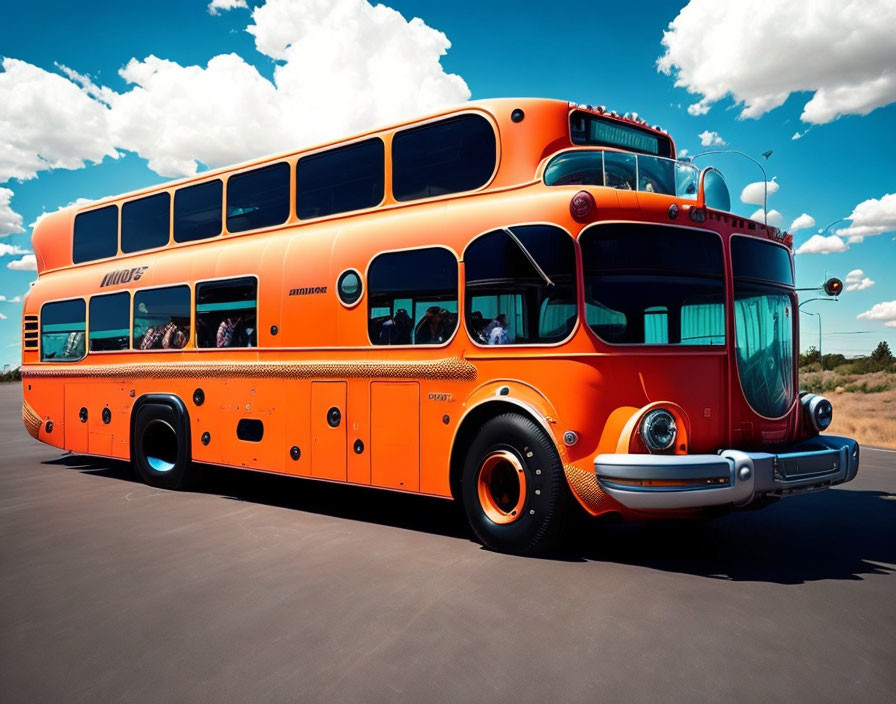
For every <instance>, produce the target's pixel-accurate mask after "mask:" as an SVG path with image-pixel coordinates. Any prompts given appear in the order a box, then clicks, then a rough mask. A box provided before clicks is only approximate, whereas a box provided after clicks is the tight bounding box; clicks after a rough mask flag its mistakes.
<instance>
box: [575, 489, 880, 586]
mask: <svg viewBox="0 0 896 704" xmlns="http://www.w3.org/2000/svg"><path fill="white" fill-rule="evenodd" d="M894 527H896V494H889V493H887V492H882V491H856V490H851V489H847V488H842V489H833V490H828V491H823V492H819V493H815V494H805V495H801V496H793V497H789V498H787V499H784V500H782V501H780V502H778V503H776V504H775V505H773V506H769V507H767V508H764V509H761V510H759V511H743V512H737V513H732V514H729V515H727V516H724V517H722V518H717V519H714V520H698V521H656V522H651V523H643V524H628V525H626V524H613V525H605V526H603V527H602V528H601V529H600V530H594V529H590V528H589V529H588V530H587V531H586V532H585V533H587V534H585V533H583V534H582V535H579V536H578V537H574V538H573V541H572V544H571V545H570V546H569V547H570V549H571V551H572V553H573V554H576V555H579V556H581V557H582V558H584V559H587V560H594V561H598V562H615V563H619V564H628V565H635V566H642V567H648V568H650V569H656V570H663V571H668V572H679V573H685V574H693V575H697V576H701V577H708V578H714V579H728V580H732V581H755V582H774V583H777V584H802V583H804V582H812V581H818V580H826V579H852V580H860V579H862V578H863V577H864V576H865V575H886V574H891V573H892V572H893V571H894V567H893V565H896V540H894V538H893V535H894V533H893V531H894Z"/></svg>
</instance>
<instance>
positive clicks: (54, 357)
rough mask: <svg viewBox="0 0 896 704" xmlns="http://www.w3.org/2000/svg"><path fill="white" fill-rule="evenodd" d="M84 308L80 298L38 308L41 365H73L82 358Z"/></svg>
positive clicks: (84, 322)
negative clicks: (42, 363)
mask: <svg viewBox="0 0 896 704" xmlns="http://www.w3.org/2000/svg"><path fill="white" fill-rule="evenodd" d="M85 309H86V305H85V304H84V301H83V300H82V299H80V298H79V299H76V300H72V301H57V302H54V303H47V304H45V305H44V306H43V308H41V311H40V359H41V361H42V362H73V361H76V360H78V359H81V358H82V357H83V356H84V333H85V330H86V320H85V312H86V310H85Z"/></svg>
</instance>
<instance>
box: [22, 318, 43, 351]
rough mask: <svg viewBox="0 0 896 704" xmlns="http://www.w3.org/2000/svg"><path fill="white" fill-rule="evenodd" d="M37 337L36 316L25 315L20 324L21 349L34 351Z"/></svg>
mask: <svg viewBox="0 0 896 704" xmlns="http://www.w3.org/2000/svg"><path fill="white" fill-rule="evenodd" d="M38 335H39V330H38V324H37V316H36V315H26V316H25V318H24V321H23V323H22V347H24V348H25V349H26V350H36V349H37V338H38Z"/></svg>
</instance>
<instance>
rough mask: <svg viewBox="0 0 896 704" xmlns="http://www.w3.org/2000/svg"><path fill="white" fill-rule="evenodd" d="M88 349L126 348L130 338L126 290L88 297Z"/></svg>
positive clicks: (97, 350) (128, 305)
mask: <svg viewBox="0 0 896 704" xmlns="http://www.w3.org/2000/svg"><path fill="white" fill-rule="evenodd" d="M88 338H89V344H90V351H91V352H105V351H108V350H126V349H128V347H129V343H130V340H131V294H130V293H128V292H127V291H122V292H121V293H113V294H110V295H107V296H93V297H92V298H91V299H90V333H89V334H88Z"/></svg>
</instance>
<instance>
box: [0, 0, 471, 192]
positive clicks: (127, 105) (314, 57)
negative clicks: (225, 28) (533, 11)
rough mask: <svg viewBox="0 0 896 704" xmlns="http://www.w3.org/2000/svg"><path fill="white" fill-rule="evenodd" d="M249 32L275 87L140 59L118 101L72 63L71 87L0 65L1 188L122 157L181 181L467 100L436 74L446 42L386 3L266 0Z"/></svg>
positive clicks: (233, 70)
mask: <svg viewBox="0 0 896 704" xmlns="http://www.w3.org/2000/svg"><path fill="white" fill-rule="evenodd" d="M213 4H214V3H213ZM222 9H223V8H222ZM247 31H249V32H250V33H251V34H252V35H253V36H254V37H255V45H256V48H257V49H258V51H259V52H261V53H262V54H264V55H265V56H267V57H270V58H272V59H274V60H275V68H274V75H273V81H270V80H268V79H267V78H265V77H264V76H262V75H261V74H260V73H259V72H258V71H257V70H256V69H255V67H254V66H252V65H251V64H249V63H247V62H246V61H245V60H243V59H242V58H241V57H239V56H237V55H236V54H221V55H218V56H214V57H212V58H211V59H210V60H209V61H208V63H207V64H206V65H205V66H181V65H180V64H178V63H176V62H174V61H168V60H165V59H162V58H158V57H155V56H148V57H146V58H144V59H143V60H138V59H135V58H134V59H131V60H130V61H129V62H128V63H127V65H126V66H125V67H124V68H123V69H121V71H120V72H119V73H120V75H121V77H122V78H124V80H125V81H127V83H129V84H130V85H131V86H132V87H131V88H130V89H129V90H127V91H125V92H122V93H117V92H116V91H114V90H111V89H109V88H105V87H101V86H97V85H96V84H95V83H94V82H93V81H92V79H91V78H90V77H89V76H86V75H84V74H81V73H78V72H77V71H74V70H72V69H70V68H68V67H64V66H59V67H58V68H59V70H61V71H62V72H63V73H65V74H66V76H67V78H66V77H63V76H61V75H59V74H58V73H51V72H48V71H45V70H43V69H41V68H38V67H36V66H32V65H30V64H27V63H25V62H23V61H17V60H15V59H5V60H4V61H3V66H4V69H5V70H6V72H5V73H0V106H3V108H0V136H2V137H0V139H2V143H0V182H2V181H4V180H6V179H9V178H33V177H34V176H35V175H36V174H37V172H38V171H40V170H44V169H49V168H80V167H81V166H83V165H84V163H85V161H94V162H98V161H101V160H102V159H103V157H104V156H117V154H118V152H117V149H126V150H130V151H134V152H137V153H138V154H139V155H140V156H141V157H143V158H145V159H147V160H148V161H149V167H150V168H151V169H153V170H154V171H156V172H157V173H159V174H161V175H162V176H168V177H177V176H188V175H191V174H193V173H195V172H196V171H197V169H198V166H199V164H200V163H201V164H206V165H208V166H211V167H217V166H223V165H226V164H230V163H234V162H238V161H243V160H246V159H250V158H253V157H257V156H260V155H263V154H266V153H271V152H279V151H287V150H293V149H297V148H300V147H302V146H307V145H310V144H314V143H319V142H323V141H326V140H328V139H334V138H337V137H340V136H345V135H349V134H352V133H355V132H361V131H364V130H367V129H370V128H372V127H376V126H379V125H384V124H388V123H391V122H396V121H399V120H402V119H405V118H409V117H414V116H417V115H420V114H425V113H427V112H433V111H436V110H439V109H442V108H444V107H447V106H449V105H454V104H457V103H461V102H464V101H466V100H468V99H469V97H470V90H469V88H468V87H467V84H466V83H465V82H464V81H463V79H462V78H461V77H460V76H457V75H454V74H448V73H446V72H445V70H444V69H443V67H442V65H441V57H442V56H443V55H444V54H445V52H446V51H447V50H448V48H449V47H450V46H451V43H450V42H449V41H448V38H447V37H446V36H445V35H444V34H443V33H442V32H440V31H438V30H436V29H433V28H432V27H429V26H427V25H426V24H425V23H424V22H423V21H422V20H420V19H419V18H414V19H411V20H410V21H408V20H406V19H405V18H404V17H402V16H401V14H399V13H398V12H396V11H395V10H393V9H391V8H388V7H386V6H384V5H376V6H372V5H370V4H368V3H367V2H366V0H314V1H311V2H302V3H296V2H292V1H291V0H268V2H267V3H266V4H265V5H263V6H261V7H258V8H255V9H254V10H253V12H252V22H251V23H250V24H249V26H248V27H247ZM323 67H325V70H323ZM13 98H15V100H13ZM10 104H12V105H13V107H12V108H10V107H9V105H10Z"/></svg>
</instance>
